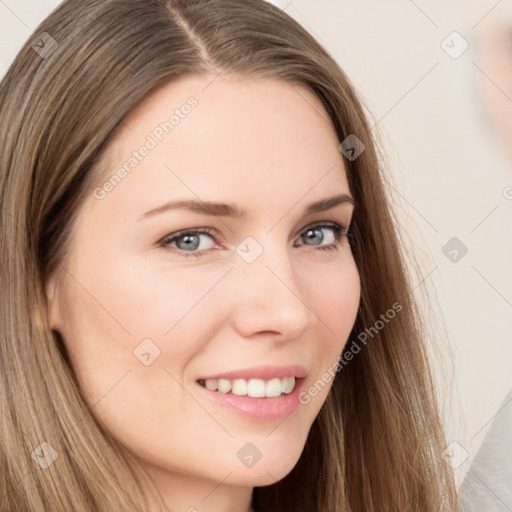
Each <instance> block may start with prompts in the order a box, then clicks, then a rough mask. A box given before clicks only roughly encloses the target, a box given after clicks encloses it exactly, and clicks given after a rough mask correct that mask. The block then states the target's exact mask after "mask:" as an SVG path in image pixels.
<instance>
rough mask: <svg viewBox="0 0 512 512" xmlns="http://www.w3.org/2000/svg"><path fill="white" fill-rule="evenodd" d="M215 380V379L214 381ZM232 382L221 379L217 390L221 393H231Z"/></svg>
mask: <svg viewBox="0 0 512 512" xmlns="http://www.w3.org/2000/svg"><path fill="white" fill-rule="evenodd" d="M212 380H213V379H212ZM231 387H232V384H231V381H230V380H227V379H219V380H218V383H217V389H218V390H219V391H220V392H221V393H229V392H230V391H231Z"/></svg>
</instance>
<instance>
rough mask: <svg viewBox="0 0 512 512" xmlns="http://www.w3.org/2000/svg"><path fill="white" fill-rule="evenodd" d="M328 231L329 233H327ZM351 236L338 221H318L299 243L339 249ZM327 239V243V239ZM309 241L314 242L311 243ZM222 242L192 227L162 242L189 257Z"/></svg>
mask: <svg viewBox="0 0 512 512" xmlns="http://www.w3.org/2000/svg"><path fill="white" fill-rule="evenodd" d="M325 232H327V235H326V234H325ZM349 237H350V233H349V230H348V229H347V228H344V227H342V226H340V225H339V224H336V223H317V224H314V225H312V226H309V227H307V228H306V229H305V230H304V231H303V232H302V233H301V234H300V236H299V240H300V241H301V242H300V243H299V244H298V245H311V246H313V247H314V248H315V250H316V249H318V250H338V248H339V245H340V244H341V243H342V241H343V239H344V238H346V239H347V240H348V239H349ZM202 238H205V239H208V238H209V239H210V240H211V241H212V242H213V243H212V244H210V247H208V243H206V246H207V247H204V244H201V239H202ZM326 238H327V239H328V240H327V243H326V241H325V239H326ZM308 242H312V243H311V244H310V243H308ZM218 243H220V237H219V236H218V235H217V233H216V231H215V230H213V229H211V228H200V229H191V230H188V231H178V232H177V233H172V234H170V235H168V236H166V237H165V238H164V239H162V241H161V242H160V245H161V246H162V247H164V248H165V249H170V250H172V251H173V252H176V253H177V254H178V255H180V256H183V257H185V258H188V257H189V256H202V255H203V254H204V252H205V251H208V250H209V249H213V248H214V247H215V244H218Z"/></svg>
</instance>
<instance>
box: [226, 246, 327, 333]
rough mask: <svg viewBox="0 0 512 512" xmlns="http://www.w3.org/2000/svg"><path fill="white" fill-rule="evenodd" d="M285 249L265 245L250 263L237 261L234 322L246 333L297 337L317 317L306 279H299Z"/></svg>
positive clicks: (234, 280) (234, 287) (234, 288)
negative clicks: (276, 249) (278, 249)
mask: <svg viewBox="0 0 512 512" xmlns="http://www.w3.org/2000/svg"><path fill="white" fill-rule="evenodd" d="M299 271H300V269H295V268H294V267H293V264H292V262H291V261H290V257H289V255H287V254H286V251H284V250H283V251H279V254H277V251H273V252H272V251H270V250H269V249H268V248H266V249H265V250H264V251H263V253H262V254H261V255H260V256H259V257H258V258H257V260H256V261H254V262H252V263H247V262H245V261H243V260H241V259H240V260H239V261H238V262H237V265H236V268H235V269H234V270H233V272H232V273H231V274H232V275H231V279H232V280H233V282H232V283H233V293H234V296H233V297H234V311H233V316H232V318H233V322H234V325H235V328H236V329H237V331H238V332H239V333H240V334H241V335H243V336H246V337H250V336H253V335H255V334H260V335H261V334H272V335H274V336H276V335H280V338H282V339H294V338H299V337H300V336H301V334H302V333H303V332H304V331H306V330H307V328H308V327H309V326H310V325H311V323H312V322H314V321H315V320H316V319H317V318H316V316H315V315H314V313H313V312H312V309H311V306H310V305H309V304H308V301H310V299H311V294H310V293H309V291H310V290H309V288H308V287H307V284H306V283H307V281H305V280H304V281H302V280H301V279H300V272H299Z"/></svg>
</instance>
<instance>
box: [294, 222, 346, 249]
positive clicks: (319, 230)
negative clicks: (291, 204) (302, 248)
mask: <svg viewBox="0 0 512 512" xmlns="http://www.w3.org/2000/svg"><path fill="white" fill-rule="evenodd" d="M325 230H328V231H330V236H328V238H330V243H329V244H328V245H325V235H324V231H325ZM348 231H349V230H348V229H347V228H344V227H342V226H340V225H339V224H336V223H328V224H315V225H313V226H310V227H308V228H306V231H304V232H303V233H302V234H301V236H300V238H301V239H302V240H305V241H310V242H313V243H312V244H311V245H313V246H315V245H316V246H318V247H317V249H322V250H338V246H339V244H340V243H341V242H342V239H343V238H347V239H348V237H349V232H348ZM299 245H305V244H299Z"/></svg>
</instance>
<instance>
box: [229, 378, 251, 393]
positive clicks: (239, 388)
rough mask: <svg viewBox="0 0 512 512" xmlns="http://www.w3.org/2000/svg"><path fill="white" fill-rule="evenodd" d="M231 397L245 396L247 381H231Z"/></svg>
mask: <svg viewBox="0 0 512 512" xmlns="http://www.w3.org/2000/svg"><path fill="white" fill-rule="evenodd" d="M231 393H233V395H240V396H243V395H247V381H246V380H244V379H235V380H234V381H233V389H232V390H231Z"/></svg>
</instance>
